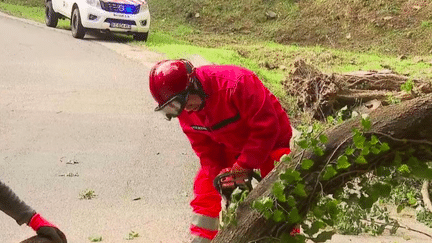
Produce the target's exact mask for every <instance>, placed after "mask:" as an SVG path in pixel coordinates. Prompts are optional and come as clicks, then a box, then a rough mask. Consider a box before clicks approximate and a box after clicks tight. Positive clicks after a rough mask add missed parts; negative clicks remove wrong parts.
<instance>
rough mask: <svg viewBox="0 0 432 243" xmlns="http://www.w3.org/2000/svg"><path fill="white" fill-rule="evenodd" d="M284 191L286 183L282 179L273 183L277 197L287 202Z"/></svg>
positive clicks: (274, 193)
mask: <svg viewBox="0 0 432 243" xmlns="http://www.w3.org/2000/svg"><path fill="white" fill-rule="evenodd" d="M284 191H285V185H284V184H282V183H281V182H280V181H278V182H275V183H274V184H273V195H275V197H276V199H277V200H279V201H280V202H286V200H287V199H286V196H285V192H284ZM277 222H278V221H277Z"/></svg>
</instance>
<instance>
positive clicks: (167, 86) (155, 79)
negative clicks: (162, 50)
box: [149, 59, 194, 119]
mask: <svg viewBox="0 0 432 243" xmlns="http://www.w3.org/2000/svg"><path fill="white" fill-rule="evenodd" d="M193 72H194V67H193V65H192V64H191V63H190V62H189V61H187V60H184V59H180V60H164V61H161V62H158V63H157V64H156V65H155V66H154V67H153V68H152V69H151V71H150V76H149V83H150V84H149V86H150V92H151V94H152V95H153V98H154V99H155V100H156V102H158V104H159V105H158V107H156V109H155V110H156V111H160V110H163V109H164V108H165V107H166V108H167V109H168V108H169V107H168V106H167V105H168V104H171V107H173V106H172V103H173V101H176V102H175V104H174V105H175V110H177V111H176V112H175V113H178V114H170V116H168V114H165V115H167V117H168V119H170V117H176V116H178V115H179V114H180V113H181V111H182V110H183V109H184V105H185V103H186V98H187V91H188V90H189V88H190V84H191V83H192V81H191V79H192V76H193ZM169 112H173V111H172V110H169ZM164 113H166V111H165V112H164Z"/></svg>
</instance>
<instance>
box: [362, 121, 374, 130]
mask: <svg viewBox="0 0 432 243" xmlns="http://www.w3.org/2000/svg"><path fill="white" fill-rule="evenodd" d="M371 125H372V122H371V121H370V119H369V118H363V119H362V126H363V128H364V129H365V130H366V131H367V130H369V129H370V128H371Z"/></svg>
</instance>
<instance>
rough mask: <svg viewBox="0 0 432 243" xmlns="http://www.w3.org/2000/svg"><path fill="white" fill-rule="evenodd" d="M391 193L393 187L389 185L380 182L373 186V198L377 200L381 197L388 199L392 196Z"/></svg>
mask: <svg viewBox="0 0 432 243" xmlns="http://www.w3.org/2000/svg"><path fill="white" fill-rule="evenodd" d="M390 192H391V186H390V185H389V184H384V183H381V182H378V183H376V184H374V185H373V186H372V194H373V195H371V196H372V197H376V198H377V199H378V198H379V197H388V196H390Z"/></svg>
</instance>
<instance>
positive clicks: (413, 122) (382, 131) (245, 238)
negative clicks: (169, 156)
mask: <svg viewBox="0 0 432 243" xmlns="http://www.w3.org/2000/svg"><path fill="white" fill-rule="evenodd" d="M370 120H371V122H372V127H371V130H369V132H368V134H369V135H371V134H375V135H376V136H377V137H378V138H379V139H380V141H383V142H387V143H388V144H389V146H390V148H391V149H390V151H387V152H384V153H382V154H379V155H375V157H373V160H372V161H370V163H368V164H367V165H365V166H364V165H353V166H352V168H350V170H349V171H348V172H351V173H344V176H336V177H335V178H332V179H331V180H329V181H326V182H325V183H323V184H322V189H320V190H319V191H318V190H317V191H314V192H313V193H311V194H310V195H308V197H307V198H304V199H302V200H303V201H301V202H299V201H298V204H297V205H303V208H299V211H301V212H300V213H301V215H303V216H304V215H306V213H307V211H308V210H309V205H310V203H311V202H315V201H316V199H317V196H318V194H319V193H321V192H323V193H324V194H332V193H334V192H335V191H336V190H338V189H340V188H342V187H343V186H344V184H345V183H346V182H347V181H349V180H350V179H352V178H354V177H357V176H360V175H362V174H364V173H366V172H368V171H371V170H373V169H374V168H375V166H379V165H385V164H391V163H392V162H393V159H394V154H393V153H392V152H394V151H397V150H400V151H403V150H404V149H406V147H407V145H409V144H412V143H417V144H427V145H429V146H431V145H432V125H431V122H432V95H427V96H424V97H421V98H415V99H412V100H409V101H406V102H403V103H399V104H397V105H390V106H385V107H381V108H380V109H377V110H375V111H373V112H372V113H371V114H370ZM353 128H361V122H360V119H352V120H349V121H347V122H345V123H343V124H341V125H339V126H337V127H335V128H333V129H331V130H329V131H328V132H327V133H326V135H327V137H328V143H327V144H326V148H325V154H324V156H321V157H318V156H316V155H314V154H312V153H309V152H304V151H300V150H299V149H297V148H293V151H292V155H293V158H294V159H293V161H292V163H291V164H287V163H279V164H278V165H277V166H276V168H275V170H273V171H272V172H271V173H270V174H269V175H268V176H267V177H266V178H264V179H263V180H262V181H261V182H260V183H259V184H258V185H257V187H256V188H255V189H254V190H253V191H252V192H251V193H250V194H249V196H248V197H247V198H246V200H245V201H244V202H243V203H241V204H240V205H239V208H238V211H237V226H232V225H231V226H228V227H226V228H224V229H222V230H221V231H220V232H219V234H218V235H217V236H216V238H215V239H214V240H213V241H212V242H214V243H226V242H235V243H246V242H248V243H249V242H266V241H265V240H263V239H264V238H266V237H274V236H276V235H277V233H278V230H279V229H281V228H282V227H283V228H284V230H287V231H288V232H289V231H290V230H291V229H292V228H293V227H294V225H287V224H284V223H275V222H274V221H271V220H266V219H265V218H264V217H263V216H262V215H261V214H260V213H258V212H257V211H255V210H254V209H252V208H251V203H252V202H253V201H255V200H257V199H259V198H261V197H264V196H270V195H271V190H272V184H273V183H274V182H275V181H276V180H278V179H279V174H280V173H281V172H283V171H285V169H287V168H293V167H295V163H296V161H295V160H296V158H298V157H300V155H302V157H303V159H312V160H313V161H314V162H315V164H314V166H313V168H312V169H311V170H309V171H308V174H304V172H301V173H303V174H302V176H306V177H307V179H305V181H306V186H309V187H313V186H314V185H316V184H315V183H316V182H317V180H318V174H319V172H320V171H322V169H323V167H325V165H326V164H328V161H330V162H331V161H335V160H336V159H337V158H338V156H339V155H340V154H342V153H343V151H344V150H345V148H346V147H348V146H349V145H351V144H352V129H353ZM414 156H416V157H417V158H419V159H420V160H424V161H426V160H429V161H431V160H432V155H431V154H428V153H422V152H421V151H420V150H418V151H416V152H414Z"/></svg>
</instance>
